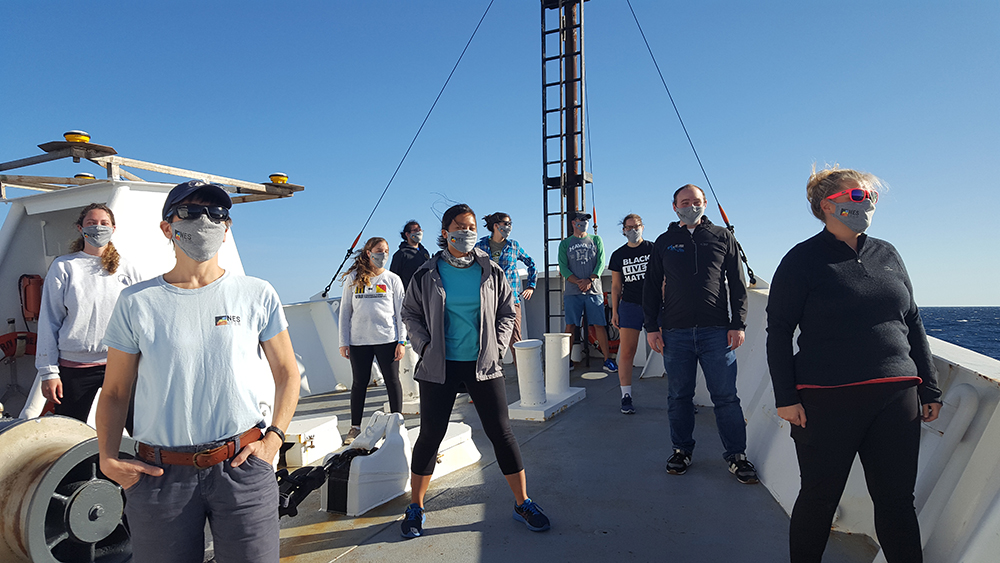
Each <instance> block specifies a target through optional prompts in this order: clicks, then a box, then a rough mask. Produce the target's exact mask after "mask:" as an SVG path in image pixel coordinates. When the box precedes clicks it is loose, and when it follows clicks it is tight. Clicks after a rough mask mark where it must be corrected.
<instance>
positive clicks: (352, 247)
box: [323, 0, 495, 298]
mask: <svg viewBox="0 0 1000 563" xmlns="http://www.w3.org/2000/svg"><path fill="white" fill-rule="evenodd" d="M494 1H495V0H490V3H489V5H488V6H486V11H484V12H483V17H481V18H479V23H477V24H476V29H474V30H472V36H471V37H469V41H468V42H466V44H465V48H464V49H462V54H461V55H459V56H458V60H457V61H455V66H453V67H452V68H451V72H450V73H448V78H447V79H445V81H444V85H443V86H441V91H440V92H438V95H437V97H436V98H434V103H432V104H431V108H430V109H429V110H427V115H426V116H424V120H423V121H422V122H421V123H420V127H418V128H417V133H416V134H415V135H413V140H412V141H410V146H408V147H406V152H405V153H403V158H401V159H399V164H398V165H396V170H395V171H393V173H392V177H390V178H389V182H388V183H387V184H386V185H385V189H383V190H382V195H380V196H379V198H378V201H376V202H375V207H373V208H372V212H371V213H370V214H368V219H366V220H365V224H364V225H362V226H361V230H360V231H359V232H358V236H357V237H355V239H354V243H353V244H351V247H350V248H348V249H347V254H346V255H345V256H344V260H343V261H342V262H341V263H340V266H338V267H337V273H335V274H333V279H331V280H330V283H328V284H327V285H326V288H325V289H324V290H323V298H326V296H327V295H329V293H330V288H331V287H333V282H335V281H336V280H337V276H339V275H340V271H341V270H343V269H344V264H346V263H347V260H348V259H349V258H350V257H351V254H352V253H353V252H354V247H356V246H357V245H358V241H359V240H361V235H362V234H364V232H365V229H366V228H367V227H368V223H369V222H370V221H371V220H372V216H374V215H375V211H376V210H377V209H378V206H379V204H381V203H382V198H384V197H385V194H386V192H388V191H389V186H391V185H392V181H393V180H395V179H396V174H398V173H399V169H400V168H402V167H403V162H404V161H406V157H407V156H408V155H409V154H410V149H412V148H413V145H414V144H415V143H416V142H417V137H419V136H420V132H421V131H423V130H424V125H426V124H427V120H428V119H430V117H431V113H433V112H434V108H435V107H436V106H437V103H438V100H440V99H441V96H442V95H443V94H444V90H445V88H447V87H448V83H449V82H451V77H452V76H454V75H455V71H456V70H458V65H459V64H461V62H462V58H463V57H465V52H466V51H468V50H469V45H472V40H473V39H475V38H476V33H478V32H479V28H480V27H481V26H482V25H483V21H484V20H485V19H486V14H488V13H490V8H492V7H493V2H494Z"/></svg>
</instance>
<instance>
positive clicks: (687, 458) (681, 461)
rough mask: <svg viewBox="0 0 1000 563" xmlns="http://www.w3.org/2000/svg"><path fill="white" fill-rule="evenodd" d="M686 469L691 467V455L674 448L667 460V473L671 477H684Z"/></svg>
mask: <svg viewBox="0 0 1000 563" xmlns="http://www.w3.org/2000/svg"><path fill="white" fill-rule="evenodd" d="M688 467H691V454H689V453H686V452H685V451H684V450H678V449H677V448H674V455H672V456H670V459H668V460H667V473H669V474H671V475H684V474H685V473H686V472H687V470H688Z"/></svg>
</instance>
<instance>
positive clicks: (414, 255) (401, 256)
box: [389, 241, 431, 289]
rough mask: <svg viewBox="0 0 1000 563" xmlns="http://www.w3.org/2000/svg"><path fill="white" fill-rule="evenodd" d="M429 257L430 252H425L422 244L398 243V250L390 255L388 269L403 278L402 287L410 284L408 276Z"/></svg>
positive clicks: (404, 287) (411, 275) (410, 276)
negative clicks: (413, 245)
mask: <svg viewBox="0 0 1000 563" xmlns="http://www.w3.org/2000/svg"><path fill="white" fill-rule="evenodd" d="M430 259H431V253H430V252H427V249H426V248H424V245H422V244H418V245H417V247H416V248H413V247H412V246H410V245H408V244H406V241H403V242H401V243H399V250H397V251H396V253H395V254H393V255H392V263H390V264H389V271H390V272H392V273H394V274H396V275H397V276H399V278H400V279H401V280H403V289H406V288H407V287H409V286H410V278H412V277H413V274H414V273H415V272H416V271H417V268H419V267H420V266H423V264H424V262H426V261H428V260H430Z"/></svg>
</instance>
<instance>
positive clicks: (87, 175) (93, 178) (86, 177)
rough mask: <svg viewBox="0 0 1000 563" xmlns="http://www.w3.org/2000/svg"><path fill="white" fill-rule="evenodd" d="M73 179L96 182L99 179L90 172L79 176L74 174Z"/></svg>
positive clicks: (81, 173)
mask: <svg viewBox="0 0 1000 563" xmlns="http://www.w3.org/2000/svg"><path fill="white" fill-rule="evenodd" d="M73 177H74V178H84V179H86V180H96V179H97V177H95V176H94V175H93V174H91V173H89V172H80V173H78V174H74V175H73Z"/></svg>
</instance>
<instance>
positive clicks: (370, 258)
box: [340, 237, 406, 445]
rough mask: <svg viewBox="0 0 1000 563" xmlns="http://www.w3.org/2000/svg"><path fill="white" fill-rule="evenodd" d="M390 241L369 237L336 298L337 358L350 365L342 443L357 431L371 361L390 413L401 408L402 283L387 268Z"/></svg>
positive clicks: (345, 277)
mask: <svg viewBox="0 0 1000 563" xmlns="http://www.w3.org/2000/svg"><path fill="white" fill-rule="evenodd" d="M388 259H389V243H388V242H386V240H385V239H384V238H381V237H373V238H370V239H368V242H366V243H365V246H364V248H362V249H361V250H360V251H359V252H358V253H357V255H356V256H355V258H354V263H353V264H351V267H350V268H348V269H347V272H345V273H344V275H343V277H342V278H341V279H342V281H343V282H344V296H343V298H341V300H340V355H341V356H343V357H345V358H347V359H348V360H350V361H351V371H352V372H353V374H354V381H353V383H352V385H351V429H350V431H348V433H347V438H346V439H345V440H344V444H345V445H347V444H350V443H351V442H353V441H354V439H355V438H357V437H358V435H359V434H360V433H361V417H362V415H364V411H365V395H366V393H367V390H368V382H369V381H370V379H371V375H372V361H373V360H377V361H378V367H379V370H381V371H382V377H383V379H384V380H385V389H386V391H387V392H388V393H389V410H390V411H392V412H401V411H402V410H403V388H402V385H401V384H400V382H399V360H401V359H402V358H403V351H404V350H405V348H404V343H405V342H406V328H405V327H404V326H403V319H402V317H401V316H400V315H401V313H402V309H403V290H404V287H403V280H402V279H400V277H399V276H397V275H396V274H394V273H392V272H390V271H389V270H386V269H385V263H386V261H387V260H388Z"/></svg>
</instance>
